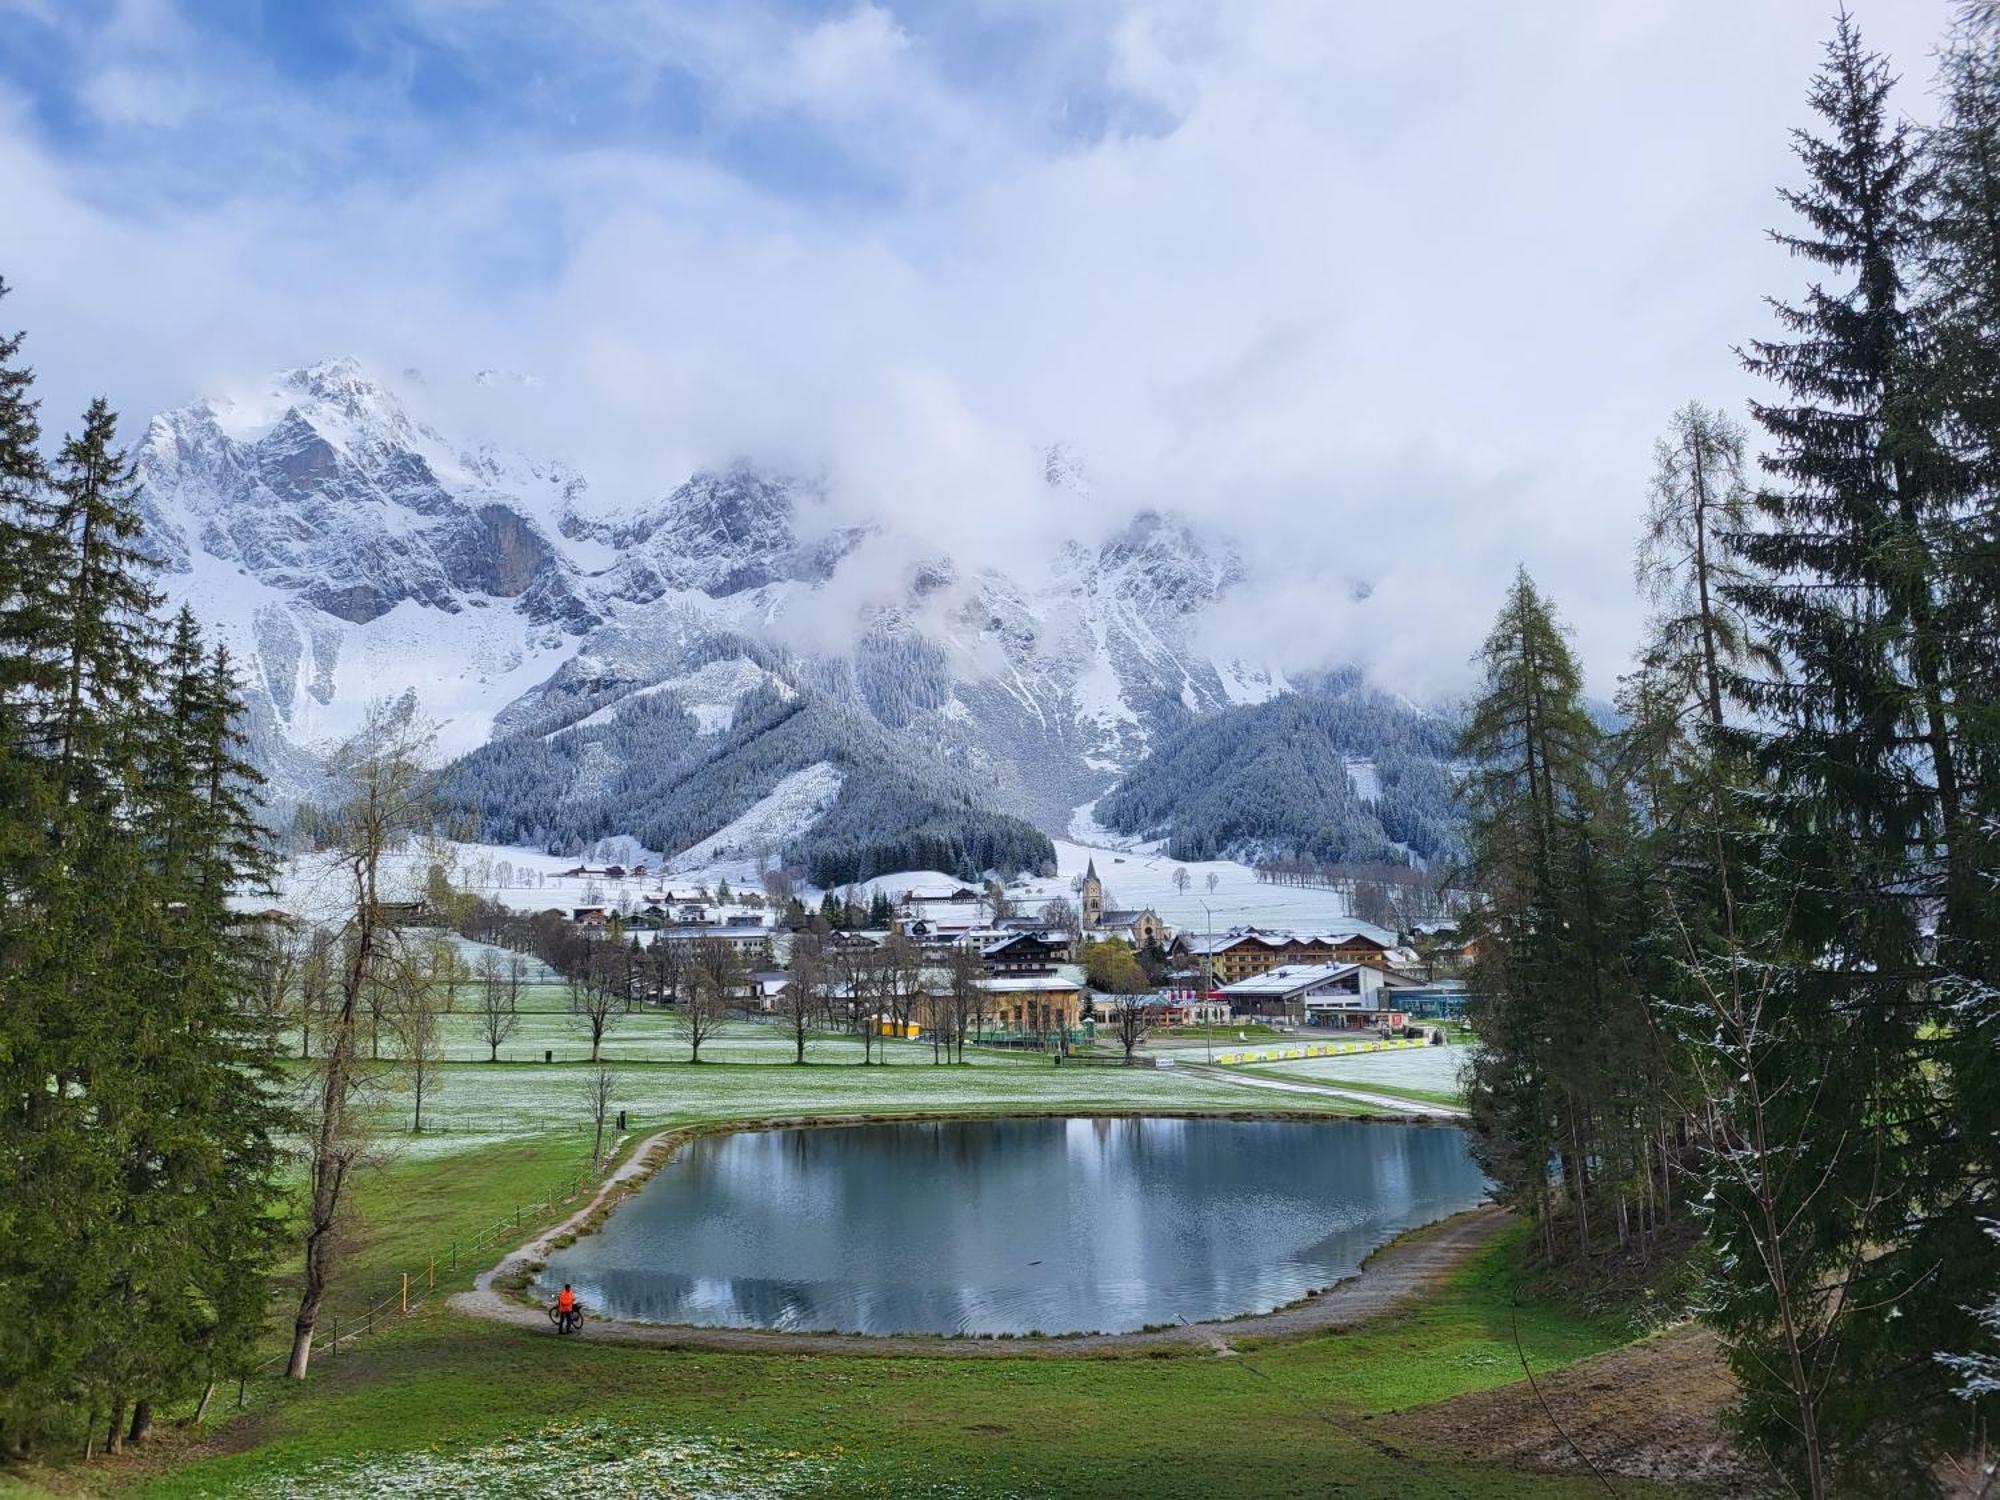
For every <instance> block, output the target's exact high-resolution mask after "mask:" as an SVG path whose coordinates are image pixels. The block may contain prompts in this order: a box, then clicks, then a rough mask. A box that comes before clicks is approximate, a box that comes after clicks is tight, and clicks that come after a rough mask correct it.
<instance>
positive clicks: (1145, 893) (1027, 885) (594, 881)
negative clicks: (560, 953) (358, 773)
mask: <svg viewBox="0 0 2000 1500" xmlns="http://www.w3.org/2000/svg"><path fill="white" fill-rule="evenodd" d="M822 769H823V770H824V771H825V772H826V773H828V777H830V778H831V781H832V782H833V783H834V786H833V790H835V791H837V781H838V776H839V773H838V771H836V770H834V768H833V767H831V766H827V767H824V768H821V767H809V768H807V769H806V770H804V771H801V772H799V773H798V774H797V775H794V776H790V777H787V778H786V779H785V784H784V785H782V786H781V787H780V788H779V789H778V790H777V791H774V792H773V794H772V796H771V797H769V798H766V799H765V801H764V802H762V803H759V804H758V808H759V809H764V810H765V813H766V814H769V815H775V808H776V804H777V803H778V802H780V801H783V802H785V803H787V804H788V805H789V806H790V807H792V809H793V810H794V811H795V810H796V809H797V807H799V806H801V805H803V804H805V803H809V802H811V801H813V800H814V799H816V798H818V797H820V796H825V795H827V794H828V781H827V779H824V778H822V779H818V780H816V779H815V776H814V773H815V772H818V771H821V770H822ZM781 793H782V794H783V796H782V797H781V795H780V794H781ZM829 800H830V797H829ZM767 804H771V806H770V807H767ZM754 816H759V814H758V813H757V810H755V809H753V812H752V813H750V814H746V815H745V819H740V820H738V821H739V822H743V821H745V820H746V819H750V818H752V817H754ZM731 826H732V828H733V827H735V826H736V825H733V824H732V825H731ZM769 836H770V830H769V829H762V830H760V831H759V833H758V834H757V836H756V838H752V837H750V836H749V835H747V834H744V835H741V837H740V840H734V839H732V838H731V837H730V836H729V830H726V829H725V830H723V831H722V832H721V833H718V834H716V835H715V836H714V837H713V838H711V839H708V840H705V841H704V845H703V846H697V848H696V850H690V851H689V855H690V856H694V855H697V854H698V853H699V852H700V851H701V850H702V849H703V848H704V847H707V848H708V849H709V850H710V852H711V854H712V853H713V851H714V850H715V849H716V848H719V847H721V846H723V845H725V844H730V843H732V842H735V843H737V845H738V846H739V847H745V848H750V847H769V844H768V842H764V843H762V844H760V843H759V842H758V840H759V839H765V840H768V838H769ZM451 847H452V851H453V854H454V856H455V858H456V862H457V868H456V871H455V879H456V881H457V882H458V883H459V884H461V885H463V886H465V887H467V888H469V889H474V890H478V891H480V892H481V893H482V894H484V895H487V896H489V897H491V898H492V899H494V900H497V901H500V902H503V903H505V904H506V905H508V906H512V907H514V908H516V909H518V910H523V911H538V910H540V909H542V908H543V907H549V906H576V905H581V904H583V903H584V902H586V901H591V902H601V903H604V904H608V905H612V906H616V905H617V904H618V902H619V901H620V899H621V898H625V899H629V900H630V901H631V902H632V903H634V904H635V905H636V904H637V903H638V901H639V899H640V898H641V897H642V896H643V895H644V894H645V893H646V892H648V891H657V890H659V889H660V886H661V883H662V877H661V876H660V875H659V874H658V873H657V872H658V871H659V869H660V863H659V860H658V857H657V855H655V856H653V857H651V858H650V859H649V860H648V862H649V864H651V866H652V868H653V871H654V872H655V873H652V874H649V875H647V876H645V877H643V878H634V877H627V878H626V879H625V880H623V881H609V880H606V879H604V878H603V877H602V876H565V875H564V874H563V873H562V872H563V871H564V870H567V869H571V868H573V867H575V866H576V865H578V864H580V863H586V861H581V860H577V859H574V858H569V857H566V856H559V855H553V854H545V853H543V852H542V851H541V850H538V849H523V848H517V847H511V846H506V845H494V844H456V845H453V846H451ZM1055 850H1056V866H1057V873H1056V874H1055V875H1054V876H1053V877H1032V878H1028V879H1024V880H1021V881H1018V882H1016V883H1015V884H1014V885H1013V886H1010V887H1009V889H1008V894H1009V895H1010V896H1011V897H1013V899H1014V901H1015V904H1016V905H1017V906H1018V907H1020V908H1021V909H1022V910H1024V911H1033V910H1034V909H1035V908H1036V907H1038V906H1040V905H1041V904H1042V903H1044V902H1046V901H1048V900H1049V899H1050V898H1051V897H1053V896H1067V897H1070V898H1071V899H1074V892H1073V890H1072V886H1073V884H1074V882H1075V880H1076V878H1077V877H1078V876H1080V875H1082V874H1083V872H1084V868H1085V866H1086V865H1089V864H1091V863H1092V862H1095V864H1096V866H1097V873H1098V876H1099V878H1100V879H1102V880H1103V881H1104V887H1105V905H1107V906H1110V907H1114V908H1117V907H1145V906H1150V907H1152V908H1153V909H1154V910H1155V911H1157V912H1159V914H1160V915H1161V916H1162V917H1164V918H1165V919H1166V921H1167V923H1168V924H1169V925H1170V926H1172V927H1175V928H1185V929H1188V930H1191V931H1195V932H1201V931H1205V930H1209V929H1211V928H1212V929H1213V930H1214V931H1216V932H1221V931H1223V930H1224V929H1226V928H1230V927H1236V926H1241V925H1244V924H1246V923H1248V924H1255V925H1257V926H1260V927H1296V928H1302V929H1303V928H1315V927H1332V926H1340V927H1360V928H1363V929H1364V930H1369V931H1378V932H1379V929H1371V928H1368V927H1367V924H1365V923H1359V922H1355V921H1354V920H1353V919H1352V918H1350V917H1349V916H1348V915H1347V906H1346V902H1345V901H1344V900H1343V898H1342V897H1341V896H1340V895H1339V894H1337V893H1336V892H1333V891H1324V890H1312V889H1307V888H1302V887H1298V886H1285V885H1266V884H1264V883H1263V882H1261V881H1259V880H1258V879H1257V874H1256V872H1255V871H1254V870H1252V869H1251V868H1250V867H1249V866H1248V865H1242V864H1238V863H1236V862H1235V861H1234V860H1226V859H1224V860H1190V861H1185V862H1183V861H1178V860H1172V859H1168V858H1167V857H1166V856H1165V855H1163V854H1160V853H1158V852H1157V851H1156V850H1153V849H1151V848H1150V846H1135V847H1129V848H1113V847H1109V846H1104V845H1095V844H1086V843H1076V842H1073V841H1071V840H1068V839H1057V840H1055ZM626 857H627V858H628V859H629V858H633V857H645V854H644V851H638V852H637V853H636V854H628V855H627V856H626ZM424 860H425V855H424V854H423V853H422V851H420V850H416V849H412V850H410V851H408V852H407V853H406V854H404V855H403V856H401V857H400V858H399V859H398V860H396V861H395V862H394V867H393V872H392V873H393V877H394V879H393V880H392V884H393V885H395V886H397V887H398V888H399V889H400V890H402V891H404V892H405V893H406V894H409V895H415V894H416V892H417V890H418V888H419V887H420V886H421V884H422V878H423V868H424ZM587 863H590V864H592V865H601V864H602V863H604V860H603V859H601V858H593V859H591V860H589V861H587ZM670 868H671V872H672V873H671V874H670V875H668V876H666V877H665V880H666V883H667V884H669V885H671V886H672V887H673V888H675V889H677V890H683V891H685V890H687V889H689V888H690V887H692V886H695V885H698V884H699V885H707V886H711V887H712V886H713V885H714V884H715V882H716V881H718V880H727V881H728V882H729V883H730V885H731V886H732V887H733V888H735V889H738V890H744V891H756V890H759V889H760V886H759V877H758V872H757V862H756V860H755V858H754V857H751V856H749V855H742V856H733V857H732V856H716V857H710V858H706V859H693V858H687V857H683V858H678V859H675V860H673V861H672V862H671V866H670ZM1177 869H1186V871H1187V872H1188V888H1187V891H1186V893H1185V894H1182V892H1181V891H1180V890H1179V889H1178V888H1177V887H1176V886H1175V884H1174V871H1175V870H1177ZM1211 875H1212V876H1214V878H1215V884H1214V886H1213V888H1211V887H1210V885H1209V877H1210V876H1211ZM341 878H342V872H341V871H340V870H339V868H338V867H337V866H332V865H330V863H329V862H328V861H327V860H325V859H324V858H312V857H305V858H300V859H297V860H294V861H292V862H291V864H290V865H289V866H288V868H287V870H286V872H285V875H284V879H283V885H282V891H281V899H282V900H283V902H284V903H285V904H286V905H287V907H288V908H289V909H293V910H299V911H302V912H309V911H312V910H316V909H320V908H326V907H328V906H329V903H330V902H337V901H338V899H339V897H340V895H341V894H342V889H341ZM963 883H964V882H962V881H960V880H958V879H957V878H956V877H954V876H951V875H948V874H945V873H943V872H942V871H938V870H902V871H898V872H896V873H895V874H892V875H883V876H878V877H877V878H876V879H874V880H871V881H869V882H867V885H866V887H865V888H866V889H867V890H869V891H874V890H882V891H886V892H888V893H889V894H890V895H891V896H897V897H899V896H901V895H902V894H903V892H904V891H906V890H909V889H911V888H913V887H951V886H956V885H960V884H963ZM801 894H803V895H805V896H806V897H807V898H808V899H810V900H817V899H818V897H819V892H817V891H814V890H811V889H807V890H805V891H803V892H802V893H801Z"/></svg>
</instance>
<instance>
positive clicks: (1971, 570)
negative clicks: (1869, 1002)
mask: <svg viewBox="0 0 2000 1500" xmlns="http://www.w3.org/2000/svg"><path fill="white" fill-rule="evenodd" d="M1942 83H1943V89H1942V93H1943V100H1944V109H1943V113H1942V118H1941V119H1940V121H1939V123H1938V125H1937V127H1936V128H1935V129H1934V130H1932V131H1931V132H1930V133H1929V135H1928V137H1927V139H1926V142H1925V145H1926V148H1927V151H1928V153H1929V156H1930V159H1931V162H1932V164H1933V195H1932V198H1931V202H1930V205H1929V208H1930V222H1929V225H1928V228H1929V239H1928V241H1927V246H1926V249H1927V254H1926V256H1925V261H1924V269H1925V273H1926V276H1925V291H1926V302H1925V305H1924V308H1923V312H1924V325H1925V332H1926V334H1927V336H1928V338H1929V339H1930V343H1931V350H1932V357H1931V360H1930V362H1929V368H1928V373H1929V375H1930V377H1931V382H1930V389H1929V394H1930V397H1931V405H1932V409H1933V411H1934V413H1935V416H1936V419H1937V421H1938V422H1939V424H1940V429H1941V434H1942V439H1943V442H1944V443H1945V445H1946V447H1947V448H1948V450H1949V452H1950V455H1951V458H1952V460H1953V461H1954V464H1955V467H1954V468H1953V469H1952V470H1951V471H1950V477H1951V478H1952V479H1953V480H1954V481H1955V483H1956V494H1955V495H1954V496H1953V497H1952V499H1953V501H1954V502H1955V503H1951V504H1948V505H1946V506H1941V507H1937V508H1935V509H1934V511H1933V513H1932V515H1931V516H1930V517H1929V521H1928V525H1927V528H1926V531H1927V537H1926V540H1927V543H1928V546H1929V548H1930V550H1931V552H1932V554H1933V556H1934V557H1935V558H1936V572H1937V574H1938V590H1937V608H1938V613H1939V615H1940V617H1941V620H1940V627H1941V628H1940V630H1939V635H1940V637H1941V641H1942V646H1941V651H1940V655H1941V658H1942V660H1943V663H1944V668H1945V676H1946V679H1947V683H1948V691H1949V700H1950V710H1951V717H1950V725H1951V729H1952V732H1953V737H1954V740H1955V749H1956V752H1957V762H1956V766H1955V770H1956V775H1957V784H1958V793H1959V797H1960V801H1961V805H1960V808H1959V815H1958V817H1957V819H1956V821H1955V825H1954V826H1951V827H1949V828H1947V829H1946V841H1947V846H1946V866H1945V874H1946V879H1945V886H1946V890H1945V893H1944V895H1943V897H1942V899H1941V900H1940V902H1939V920H1938V924H1937V950H1936V963H1937V967H1938V969H1939V973H1940V978H1939V981H1938V985H1937V990H1938V999H1939V1003H1940V1007H1941V1009H1942V1010H1943V1011H1944V1013H1945V1015H1946V1016H1947V1017H1948V1018H1949V1021H1948V1024H1946V1025H1944V1026H1943V1027H1942V1028H1941V1037H1942V1044H1943V1049H1944V1051H1945V1053H1946V1057H1945V1060H1944V1061H1945V1066H1944V1067H1943V1069H1942V1070H1941V1072H1940V1076H1941V1077H1942V1078H1943V1079H1945V1080H1948V1086H1949V1095H1950V1097H1949V1101H1948V1104H1947V1106H1946V1107H1947V1108H1948V1109H1949V1110H1950V1111H1951V1112H1952V1113H1953V1114H1955V1115H1956V1116H1957V1117H1958V1118H1959V1119H1960V1120H1962V1121H1965V1122H1967V1129H1966V1131H1965V1141H1966V1146H1967V1150H1968V1154H1969V1156H1970V1157H1971V1161H1970V1175H1971V1178H1972V1181H1973V1183H1974V1185H1975V1187H1974V1195H1975V1199H1976V1212H1977V1213H1978V1215H1979V1216H1980V1217H1981V1218H1982V1219H1983V1220H1985V1221H1987V1222H1989V1223H1990V1222H1993V1221H1995V1220H2000V18H1996V14H1995V12H1994V10H1993V8H1991V7H1969V8H1968V9H1967V10H1966V12H1965V13H1964V15H1963V19H1962V21H1961V24H1960V26H1959V27H1958V29H1957V30H1956V32H1955V33H1954V35H1953V36H1952V37H1951V39H1950V42H1949V44H1948V45H1947V47H1946V48H1945V50H1944V52H1943V62H1942ZM1991 1290H1992V1294H1993V1295H1995V1297H1996V1300H1995V1301H1993V1302H1991V1303H1989V1304H1988V1306H1989V1308H1991V1309H1992V1311H1990V1312H1989V1313H1988V1315H1987V1319H1988V1322H1989V1324H1990V1326H1992V1327H1994V1328H1996V1329H2000V1288H1993V1289H1991ZM1953 1363H1954V1364H1955V1366H1956V1367H1957V1368H1959V1369H1961V1370H1962V1371H1963V1372H1964V1373H1965V1374H1966V1375H1967V1376H1968V1381H1967V1390H1968V1391H1969V1392H1970V1393H1972V1394H1974V1395H1975V1396H1979V1397H1986V1398H1990V1397H1991V1396H1992V1395H1993V1393H1994V1391H1995V1390H1996V1388H2000V1354H1996V1352H1995V1342H1994V1341H1993V1340H1991V1339H1989V1340H1988V1341H1987V1342H1986V1344H1985V1346H1984V1347H1983V1348H1981V1349H1978V1350H1968V1351H1964V1352H1963V1353H1962V1354H1960V1355H1959V1356H1958V1357H1957V1358H1956V1359H1955V1360H1954V1361H1953Z"/></svg>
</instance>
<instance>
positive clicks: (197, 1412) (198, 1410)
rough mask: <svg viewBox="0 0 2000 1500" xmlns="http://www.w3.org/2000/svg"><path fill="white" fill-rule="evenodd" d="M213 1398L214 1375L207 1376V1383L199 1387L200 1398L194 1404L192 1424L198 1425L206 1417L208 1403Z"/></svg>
mask: <svg viewBox="0 0 2000 1500" xmlns="http://www.w3.org/2000/svg"><path fill="white" fill-rule="evenodd" d="M214 1399H215V1377H214V1376H213V1375H211V1376H209V1377H208V1384H207V1385H205V1386H203V1387H202V1388H201V1399H200V1400H199V1401H197V1402H195V1404H194V1425H195V1426H197V1427H199V1426H201V1424H202V1423H203V1422H204V1421H205V1420H206V1419H207V1417H208V1403H209V1402H211V1401H213V1400H214Z"/></svg>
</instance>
